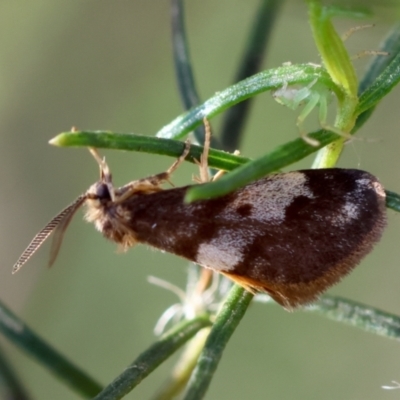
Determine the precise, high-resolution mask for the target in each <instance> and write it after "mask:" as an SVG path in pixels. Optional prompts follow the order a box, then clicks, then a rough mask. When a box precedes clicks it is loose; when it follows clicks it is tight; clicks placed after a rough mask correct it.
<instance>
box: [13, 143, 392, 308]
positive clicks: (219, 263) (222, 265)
mask: <svg viewBox="0 0 400 400" xmlns="http://www.w3.org/2000/svg"><path fill="white" fill-rule="evenodd" d="M189 147H190V146H188V145H187V146H186V148H185V152H184V153H183V154H182V156H181V157H180V158H178V159H177V160H176V161H175V162H174V164H173V165H172V166H171V167H170V168H169V169H168V170H167V171H166V172H163V173H160V174H158V175H154V176H150V177H147V178H144V179H139V180H136V181H132V182H130V183H128V184H126V185H125V186H122V187H119V188H116V187H114V185H113V183H112V176H111V173H110V170H109V167H108V165H107V164H106V162H105V160H104V159H101V158H100V156H99V155H98V153H97V151H96V150H94V149H91V153H92V154H93V156H94V157H95V159H96V160H97V162H98V164H99V166H100V180H99V181H98V182H96V183H95V184H94V185H92V186H91V187H90V188H89V189H88V190H87V192H86V193H84V194H83V195H81V196H79V197H78V198H77V199H76V200H75V201H74V202H73V203H72V204H71V205H69V206H68V207H67V208H66V209H64V210H63V211H61V212H60V213H59V214H58V215H57V216H56V217H55V218H53V219H52V220H51V221H50V222H49V223H48V224H47V225H46V226H45V228H43V229H42V230H41V231H40V232H39V233H38V234H37V235H36V236H35V237H34V239H33V240H32V242H31V243H30V244H29V246H28V247H27V248H26V250H25V251H24V252H23V254H22V255H21V256H20V258H19V260H18V261H17V263H16V264H15V265H14V268H13V273H15V272H17V271H18V270H19V269H20V268H21V267H22V266H23V265H24V264H25V263H26V262H27V261H28V260H29V258H30V257H31V256H32V255H33V254H34V253H35V251H36V250H37V249H38V248H39V247H40V246H41V244H42V243H43V242H44V241H45V240H46V239H47V237H48V236H49V235H50V234H51V233H52V232H54V240H53V244H52V247H51V252H50V265H51V264H52V263H53V262H54V260H55V258H56V256H57V254H58V251H59V249H60V245H61V241H62V237H63V234H64V232H65V230H66V228H67V227H68V224H69V222H70V221H71V219H72V217H73V215H74V214H75V212H76V211H77V210H78V209H79V208H80V207H81V206H82V205H85V206H86V215H85V218H86V220H87V221H89V222H92V223H94V225H95V227H96V228H97V230H99V231H100V232H101V233H102V234H103V235H104V236H105V237H106V238H107V239H110V240H112V241H114V242H116V243H117V244H118V245H119V246H120V247H121V248H122V249H124V250H126V249H129V248H131V247H133V246H134V245H136V244H137V243H142V244H145V245H148V246H151V247H153V248H156V249H160V250H163V251H167V252H170V253H173V254H176V255H178V256H181V257H184V258H186V259H188V260H190V261H192V262H194V263H197V264H199V265H201V266H203V267H205V268H210V269H212V270H214V271H217V272H220V273H221V274H223V275H225V276H226V277H228V278H230V279H232V280H233V281H235V282H236V283H238V284H239V285H241V286H243V287H244V288H245V289H247V290H248V291H250V292H253V293H256V292H266V293H268V294H269V295H270V296H271V297H272V298H273V299H274V300H275V301H276V302H277V303H279V304H281V305H282V306H283V307H285V308H287V309H293V308H295V307H298V306H301V305H305V304H308V303H311V302H313V301H314V300H316V299H317V298H318V295H320V294H321V293H322V292H324V291H325V290H326V289H327V288H329V287H330V286H332V285H333V284H335V283H337V282H338V281H340V280H341V278H343V277H344V276H345V275H346V274H348V273H349V272H350V271H351V270H352V269H353V268H354V267H355V266H356V265H357V264H358V263H359V262H360V260H361V259H362V258H363V257H364V256H365V255H366V254H368V253H369V252H370V251H371V249H372V247H373V246H374V244H375V243H376V242H378V240H379V239H380V237H381V235H382V232H383V229H384V227H385V225H386V208H385V191H384V189H383V187H382V185H381V184H380V183H379V182H378V180H377V179H376V178H375V177H374V176H372V175H371V174H370V173H368V172H365V171H361V170H356V169H338V168H333V169H315V170H312V169H310V170H302V171H294V172H287V173H276V174H272V175H268V176H266V177H264V178H262V179H259V180H257V181H255V182H252V183H250V184H248V185H246V186H244V187H242V188H240V189H237V190H236V191H234V192H232V193H229V194H227V195H224V196H222V197H219V198H213V199H206V200H199V201H195V202H193V203H190V204H188V203H186V202H185V200H184V199H185V194H186V193H187V191H188V190H189V189H190V188H191V187H192V186H185V187H178V188H171V189H166V190H164V189H163V188H162V187H161V184H162V183H164V182H166V181H169V179H170V176H171V174H172V172H173V171H174V170H175V169H176V168H177V167H178V165H179V164H181V163H182V162H183V160H184V159H185V157H186V155H187V153H188V151H189Z"/></svg>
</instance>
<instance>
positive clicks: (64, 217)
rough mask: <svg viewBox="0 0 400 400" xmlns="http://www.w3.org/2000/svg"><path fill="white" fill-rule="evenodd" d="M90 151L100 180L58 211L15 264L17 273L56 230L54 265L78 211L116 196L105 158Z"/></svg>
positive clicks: (52, 247) (51, 254)
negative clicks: (85, 205) (88, 204)
mask: <svg viewBox="0 0 400 400" xmlns="http://www.w3.org/2000/svg"><path fill="white" fill-rule="evenodd" d="M89 151H90V153H91V154H92V155H93V157H94V158H95V160H96V161H97V162H98V164H99V166H100V181H99V182H97V183H95V184H94V185H92V186H91V187H90V188H89V190H88V191H87V192H86V193H83V194H82V195H80V196H79V197H78V198H77V199H76V200H75V201H74V202H73V203H71V204H70V205H69V206H68V207H66V208H65V209H64V210H62V211H61V212H60V213H58V214H57V215H56V216H55V217H54V218H53V219H52V220H51V221H50V222H49V223H48V224H47V225H46V226H45V227H44V228H43V229H42V230H41V231H39V232H38V233H37V234H36V235H35V237H34V238H33V239H32V241H31V242H30V243H29V245H28V247H27V248H26V249H25V251H24V252H23V253H22V254H21V256H20V257H19V259H18V261H17V262H16V263H15V264H14V267H13V269H12V273H13V274H15V273H16V272H17V271H18V270H19V269H20V268H22V266H23V265H24V264H26V263H27V262H28V260H29V259H30V258H31V257H32V256H33V255H34V254H35V253H36V251H37V250H39V248H40V246H41V245H42V244H43V243H44V242H45V241H46V239H47V238H48V237H49V236H50V235H51V234H52V233H53V232H54V235H53V242H52V245H51V249H50V259H49V266H51V265H53V263H54V261H55V260H56V258H57V255H58V252H59V251H60V248H61V243H62V240H63V237H64V233H65V231H66V229H67V228H68V225H69V223H70V222H71V220H72V217H73V216H74V215H75V213H76V211H78V209H79V208H80V207H81V206H82V205H83V204H84V203H86V202H96V203H97V204H98V207H100V206H101V205H102V204H105V203H106V202H109V201H110V200H111V201H112V200H113V199H114V198H115V193H114V187H113V185H112V180H111V173H110V170H109V168H108V165H107V164H106V162H105V160H104V159H102V158H101V157H100V156H99V154H98V152H97V150H95V149H93V148H89Z"/></svg>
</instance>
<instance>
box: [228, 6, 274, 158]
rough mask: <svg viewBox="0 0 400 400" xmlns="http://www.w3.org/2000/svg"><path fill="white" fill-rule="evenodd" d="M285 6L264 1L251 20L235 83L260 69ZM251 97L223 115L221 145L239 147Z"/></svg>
mask: <svg viewBox="0 0 400 400" xmlns="http://www.w3.org/2000/svg"><path fill="white" fill-rule="evenodd" d="M281 6H282V0H261V1H260V4H259V7H258V8H257V10H256V12H255V14H254V21H252V23H251V28H250V32H249V36H248V39H247V43H246V47H245V50H244V54H243V56H242V57H241V60H242V61H241V62H240V65H239V68H238V71H237V73H236V76H235V78H234V79H233V81H234V82H239V81H241V80H243V79H245V78H248V77H250V76H251V75H253V74H255V73H256V72H258V71H259V70H260V68H261V64H262V62H263V59H264V54H265V53H266V51H267V47H268V41H269V38H270V37H271V32H272V28H273V27H274V23H275V20H276V17H277V15H278V12H279V10H280V8H281ZM251 105H252V98H250V99H248V100H246V101H243V102H241V103H239V104H237V105H235V106H233V107H231V108H229V109H228V110H227V111H226V113H225V116H224V120H223V123H222V128H221V143H222V148H223V149H224V150H226V151H230V152H233V151H235V150H236V149H238V148H239V147H240V139H241V136H242V134H243V129H244V125H245V123H246V120H247V117H248V115H249V111H250V108H251Z"/></svg>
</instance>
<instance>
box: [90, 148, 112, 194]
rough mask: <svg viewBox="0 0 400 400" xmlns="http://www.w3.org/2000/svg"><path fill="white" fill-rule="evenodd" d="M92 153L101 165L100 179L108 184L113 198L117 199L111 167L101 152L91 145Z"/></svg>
mask: <svg viewBox="0 0 400 400" xmlns="http://www.w3.org/2000/svg"><path fill="white" fill-rule="evenodd" d="M89 152H90V154H91V155H92V156H93V157H94V159H95V160H96V161H97V163H98V164H99V167H100V179H101V181H102V182H104V183H105V184H106V185H107V188H108V191H109V193H110V196H111V200H112V201H115V190H114V185H113V183H112V175H111V172H110V168H109V167H108V164H107V163H106V160H105V158H104V157H103V158H102V157H100V154H99V152H98V151H97V150H96V149H95V148H94V147H89Z"/></svg>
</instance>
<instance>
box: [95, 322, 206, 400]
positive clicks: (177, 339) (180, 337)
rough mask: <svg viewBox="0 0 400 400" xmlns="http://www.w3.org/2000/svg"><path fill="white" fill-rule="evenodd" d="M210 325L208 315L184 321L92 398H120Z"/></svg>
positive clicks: (113, 399) (111, 399)
mask: <svg viewBox="0 0 400 400" xmlns="http://www.w3.org/2000/svg"><path fill="white" fill-rule="evenodd" d="M209 325H211V321H210V319H209V318H208V316H199V317H197V318H195V319H193V320H191V321H184V322H182V323H181V324H179V325H177V326H175V327H174V328H172V329H171V330H170V331H168V332H167V333H165V334H164V335H163V336H161V338H160V339H159V340H157V341H156V342H155V343H154V344H153V345H152V346H150V348H149V349H148V350H146V351H145V352H143V353H142V354H141V355H140V356H139V357H138V358H137V359H136V360H135V361H134V362H133V363H132V364H131V365H130V366H129V367H128V368H126V369H125V371H123V372H122V373H121V374H120V375H119V376H118V377H117V378H115V379H114V380H113V381H112V382H111V383H110V384H109V385H108V386H106V387H105V388H104V390H103V391H102V392H101V393H99V394H98V395H97V396H96V397H94V399H93V400H117V399H122V398H123V397H124V396H125V395H127V394H128V393H129V392H130V391H131V390H132V389H133V388H134V387H135V386H137V385H138V384H139V383H140V382H141V381H142V380H143V379H144V378H146V377H147V376H148V375H149V374H150V373H151V372H153V371H154V370H155V369H156V368H157V367H158V366H159V365H160V364H161V363H162V362H163V361H165V360H166V359H167V358H168V357H170V356H171V355H172V354H173V353H175V351H176V350H177V349H179V348H180V347H181V346H182V345H183V344H184V343H186V342H187V341H188V340H189V339H191V338H192V337H193V336H194V335H195V334H196V333H197V332H199V331H200V330H201V329H203V328H205V327H207V326H209Z"/></svg>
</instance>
